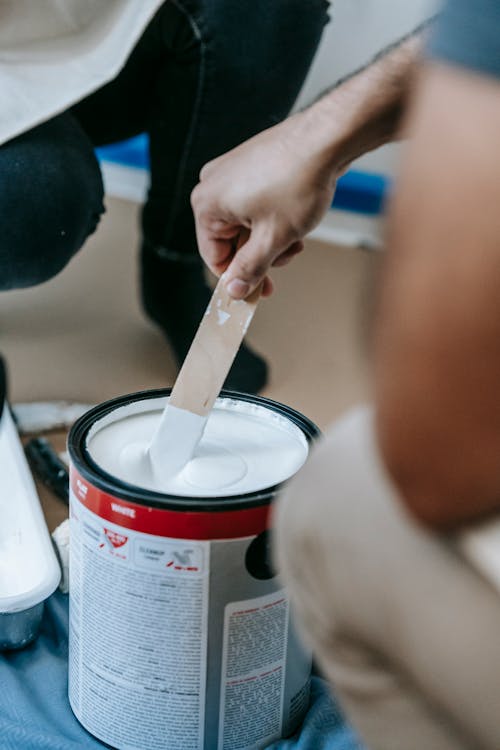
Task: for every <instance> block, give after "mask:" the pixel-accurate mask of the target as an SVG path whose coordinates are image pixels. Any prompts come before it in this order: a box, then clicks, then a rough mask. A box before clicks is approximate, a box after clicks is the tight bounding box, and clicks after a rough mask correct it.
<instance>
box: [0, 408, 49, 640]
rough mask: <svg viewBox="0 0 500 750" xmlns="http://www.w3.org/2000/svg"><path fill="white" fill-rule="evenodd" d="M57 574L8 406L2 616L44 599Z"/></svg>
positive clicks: (3, 431) (1, 435) (1, 459)
mask: <svg viewBox="0 0 500 750" xmlns="http://www.w3.org/2000/svg"><path fill="white" fill-rule="evenodd" d="M60 576H61V573H60V570H59V565H58V563H57V559H56V556H55V553H54V550H53V547H52V544H51V541H50V537H49V532H48V530H47V526H46V524H45V519H44V517H43V513H42V509H41V506H40V502H39V500H38V495H37V492H36V488H35V484H34V482H33V478H32V476H31V472H30V469H29V467H28V464H27V462H26V458H25V456H24V451H23V449H22V446H21V442H20V440H19V437H18V434H17V431H16V428H15V425H14V422H13V420H12V417H11V415H10V412H9V410H8V408H7V407H5V408H4V413H3V416H2V420H1V421H0V631H1V630H2V625H1V615H2V614H4V613H6V612H21V611H23V610H25V609H29V608H30V607H33V606H35V605H36V604H38V603H39V602H41V601H43V600H44V599H46V598H47V597H48V596H49V595H50V594H51V593H52V592H53V591H54V590H55V589H56V588H57V586H58V584H59V579H60Z"/></svg>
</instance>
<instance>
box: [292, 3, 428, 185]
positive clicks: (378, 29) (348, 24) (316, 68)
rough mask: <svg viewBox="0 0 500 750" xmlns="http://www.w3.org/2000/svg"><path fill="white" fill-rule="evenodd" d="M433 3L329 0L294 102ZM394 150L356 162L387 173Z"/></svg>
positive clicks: (362, 59) (364, 58)
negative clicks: (321, 31)
mask: <svg viewBox="0 0 500 750" xmlns="http://www.w3.org/2000/svg"><path fill="white" fill-rule="evenodd" d="M306 1H307V0H306ZM438 6H439V2H438V0H333V2H332V7H331V10H330V16H331V21H330V24H329V25H328V26H327V28H326V30H325V33H324V36H323V41H322V44H321V47H320V49H319V52H318V55H317V57H316V60H315V61H314V64H313V67H312V70H311V72H310V74H309V76H308V78H307V81H306V83H305V86H304V88H303V90H302V93H301V95H300V97H299V99H298V102H297V106H298V107H302V106H304V105H306V104H307V103H308V102H310V101H311V100H312V99H314V98H315V97H316V96H317V95H318V94H319V93H320V92H321V91H322V90H324V89H325V88H327V87H328V86H330V85H331V84H332V83H334V82H335V81H336V80H338V79H339V78H340V77H342V76H344V75H345V74H346V73H349V72H352V71H353V70H355V69H356V68H358V67H360V66H361V65H364V64H365V63H366V62H368V61H369V60H370V59H371V58H372V57H373V56H374V55H375V54H376V53H377V52H379V51H380V50H381V49H383V48H384V47H386V46H387V45H388V44H390V43H391V42H394V41H396V40H397V39H399V38H400V37H402V36H403V35H404V34H407V33H408V32H410V31H412V30H413V29H414V28H415V27H416V26H418V25H419V24H420V23H421V22H422V21H424V20H425V19H426V18H429V16H431V15H433V13H435V12H436V9H437V8H438ZM397 150H398V149H397V147H395V146H389V147H385V148H383V149H379V150H378V151H377V152H374V153H373V154H370V155H368V156H365V157H363V159H361V160H360V162H359V164H360V167H361V168H363V169H366V170H368V171H374V172H377V171H379V172H388V173H392V171H393V169H394V164H395V162H396V161H397Z"/></svg>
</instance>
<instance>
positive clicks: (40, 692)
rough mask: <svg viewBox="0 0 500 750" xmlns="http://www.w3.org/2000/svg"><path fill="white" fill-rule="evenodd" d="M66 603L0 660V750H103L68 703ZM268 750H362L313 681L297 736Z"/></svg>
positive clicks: (61, 598)
mask: <svg viewBox="0 0 500 750" xmlns="http://www.w3.org/2000/svg"><path fill="white" fill-rule="evenodd" d="M67 664H68V597H67V596H66V595H64V594H61V593H60V592H56V593H55V594H53V595H52V596H51V597H50V599H48V600H47V602H46V604H45V613H44V617H43V621H42V628H41V632H40V635H39V637H38V638H37V640H36V641H35V642H34V643H33V644H31V645H30V646H28V647H27V648H25V649H23V650H21V651H11V652H4V653H3V654H0V750H77V749H78V750H82V749H83V750H87V749H88V748H89V749H90V748H92V749H93V750H98V749H99V748H100V749H101V750H102V748H103V747H105V746H104V745H102V744H101V743H100V742H98V741H97V740H95V739H94V738H93V737H91V736H90V735H89V734H88V733H87V732H86V731H85V730H84V729H83V727H82V726H81V725H80V724H79V723H78V721H77V720H76V719H75V717H74V715H73V713H72V711H71V708H70V706H69V703H68V698H67ZM269 750H363V748H362V746H361V744H360V743H359V742H358V741H357V740H356V738H355V736H354V733H353V732H352V730H351V729H350V728H348V726H347V725H346V724H345V722H344V719H343V718H342V716H341V714H340V712H339V710H338V708H337V707H336V706H335V704H334V703H333V702H332V700H331V698H330V697H329V694H328V690H327V688H326V684H325V683H324V682H323V680H320V679H319V678H313V686H312V696H311V705H310V708H309V711H308V713H307V716H306V719H305V721H304V724H303V726H302V728H301V730H300V731H299V732H298V733H297V734H296V735H295V736H294V737H291V738H290V739H287V740H280V741H278V742H274V743H273V744H272V745H270V747H269Z"/></svg>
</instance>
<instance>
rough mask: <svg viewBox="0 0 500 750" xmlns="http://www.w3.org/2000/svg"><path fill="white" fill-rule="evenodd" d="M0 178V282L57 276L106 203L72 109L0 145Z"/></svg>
mask: <svg viewBox="0 0 500 750" xmlns="http://www.w3.org/2000/svg"><path fill="white" fill-rule="evenodd" d="M0 185H1V189H0V223H1V226H2V235H1V239H0V289H4V290H5V289H15V288H21V287H29V286H33V285H35V284H40V283H41V282H43V281H47V280H48V279H50V278H52V277H53V276H55V275H56V274H57V273H58V272H59V271H60V270H62V268H64V266H65V265H66V264H67V263H68V261H69V260H70V259H71V258H72V256H73V255H74V254H75V253H76V252H77V250H79V248H80V247H81V246H82V245H83V243H84V241H85V239H86V238H87V237H88V235H89V234H91V233H92V232H93V231H94V230H95V228H96V226H97V224H98V222H99V218H100V216H101V214H102V213H103V211H104V206H103V195H104V190H103V184H102V177H101V172H100V169H99V164H98V162H97V160H96V157H95V155H94V151H93V148H92V145H91V143H90V141H89V140H88V138H87V136H86V135H85V134H84V132H83V130H82V129H81V128H80V126H79V125H78V123H77V122H76V121H75V120H74V118H73V117H72V116H71V115H69V114H63V115H60V116H58V117H56V118H54V119H52V120H50V121H48V122H46V123H43V124H42V125H40V126H38V127H36V128H33V129H32V130H30V131H28V132H26V133H23V134H22V135H20V136H18V137H17V138H14V139H13V140H12V141H9V142H8V143H6V144H4V145H3V146H2V147H0Z"/></svg>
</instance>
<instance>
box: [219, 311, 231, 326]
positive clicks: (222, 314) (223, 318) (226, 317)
mask: <svg viewBox="0 0 500 750" xmlns="http://www.w3.org/2000/svg"><path fill="white" fill-rule="evenodd" d="M230 317H231V314H230V313H228V312H226V311H225V310H217V318H218V323H219V325H220V326H223V325H224V323H226V321H228V320H229V318H230Z"/></svg>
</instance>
